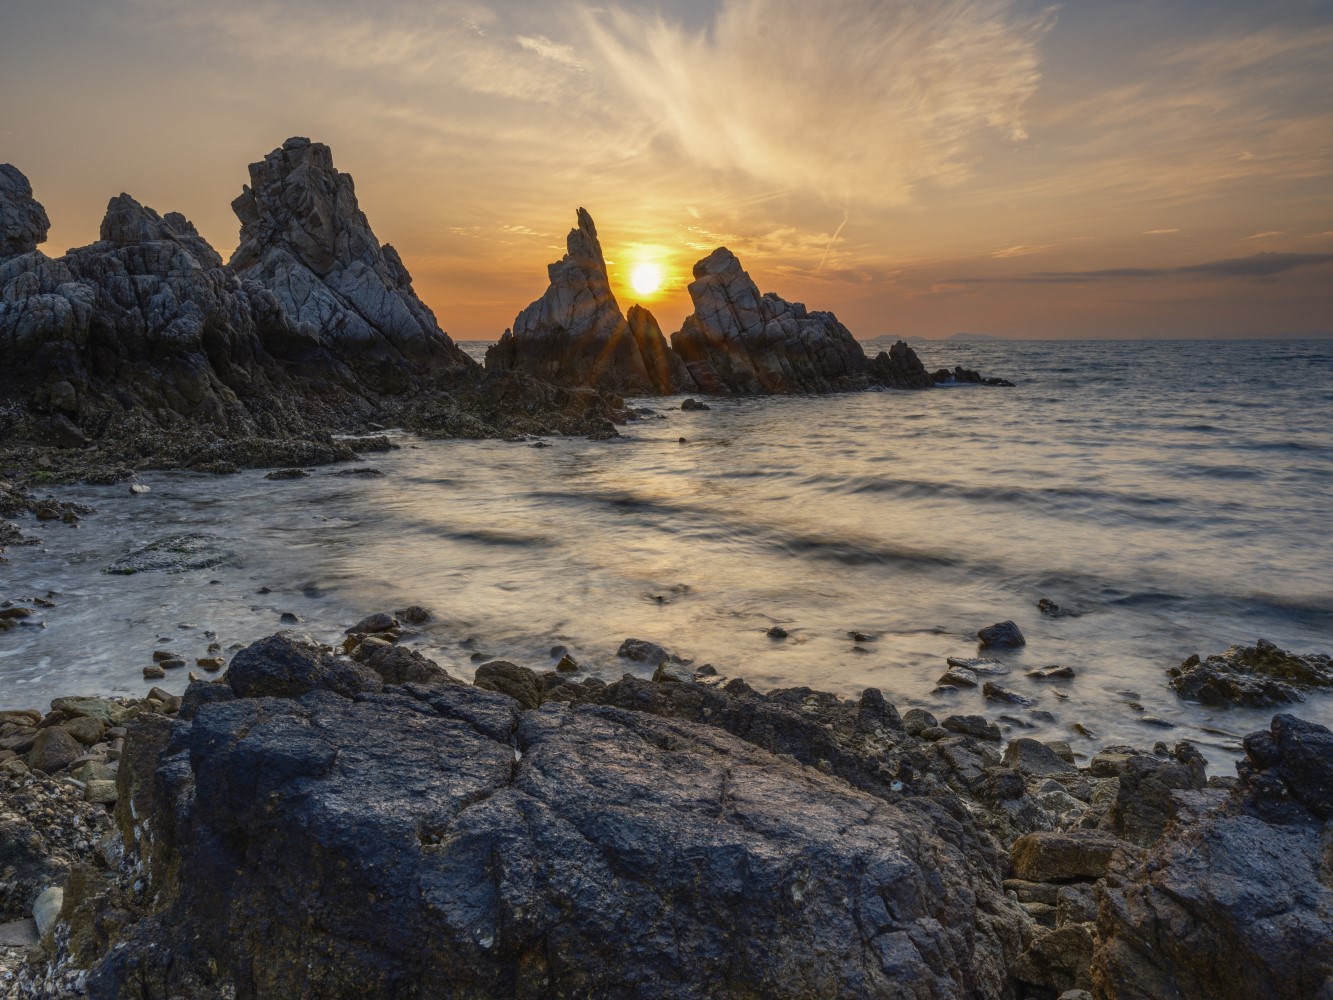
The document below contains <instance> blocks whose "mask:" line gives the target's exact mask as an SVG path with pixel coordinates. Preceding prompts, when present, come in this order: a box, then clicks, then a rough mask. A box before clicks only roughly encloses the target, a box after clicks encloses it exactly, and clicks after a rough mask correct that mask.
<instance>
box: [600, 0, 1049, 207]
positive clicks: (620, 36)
mask: <svg viewBox="0 0 1333 1000" xmlns="http://www.w3.org/2000/svg"><path fill="white" fill-rule="evenodd" d="M585 21H586V25H587V30H588V33H589V36H590V37H591V39H592V41H593V43H594V45H595V46H596V48H597V49H598V50H599V51H600V53H601V55H602V57H603V59H604V60H605V61H606V63H607V64H608V66H609V67H610V68H611V70H612V71H613V72H614V73H615V74H616V75H617V77H618V79H619V83H620V85H621V89H623V91H624V92H625V93H626V94H627V95H628V96H629V97H630V98H631V99H632V100H634V101H635V102H637V104H638V106H639V108H640V109H641V111H642V113H643V114H644V115H645V116H646V118H647V119H648V120H650V121H654V122H659V123H660V124H661V128H662V131H663V132H664V133H665V134H666V135H667V136H668V137H670V139H672V140H673V141H674V142H675V143H676V145H678V146H679V148H680V149H681V150H683V151H684V152H685V154H686V155H688V156H689V157H691V158H692V159H693V160H695V161H696V162H698V163H700V164H703V165H704V166H706V167H710V168H714V169H718V170H722V171H729V172H735V173H739V174H742V175H747V176H750V177H753V178H757V179H760V180H762V181H765V182H768V183H772V184H778V185H783V186H786V187H791V188H799V189H801V190H804V191H810V192H815V193H818V194H819V195H821V196H822V197H824V198H825V199H826V200H827V201H828V202H829V203H830V204H834V205H838V206H843V207H845V206H846V205H848V204H849V203H858V204H870V205H896V204H903V203H906V202H908V201H909V200H910V199H911V197H912V194H913V191H914V189H915V188H917V187H918V186H919V185H921V184H923V183H926V182H928V181H930V182H936V183H942V184H949V183H952V182H957V181H959V180H961V179H963V178H965V177H966V176H968V173H969V170H970V168H971V159H970V149H971V144H972V142H973V140H974V139H975V138H976V136H977V134H978V133H980V132H986V131H991V132H998V133H1000V134H1002V135H1004V136H1007V137H1009V138H1010V139H1012V140H1015V141H1017V140H1021V139H1022V138H1024V137H1025V134H1026V133H1025V131H1024V122H1023V113H1022V112H1023V105H1024V103H1025V102H1026V101H1027V99H1028V98H1029V97H1030V96H1031V95H1032V93H1033V92H1034V90H1035V89H1036V87H1037V84H1038V80H1039V77H1040V74H1039V68H1038V61H1039V60H1038V51H1037V46H1038V42H1039V40H1040V39H1041V37H1042V35H1043V34H1044V33H1045V31H1046V30H1047V28H1048V27H1049V26H1050V24H1051V23H1052V16H1051V15H1050V14H1049V13H1042V14H1038V15H1035V16H1034V15H1031V14H1027V15H1025V14H1022V13H1020V12H1019V9H1018V8H1017V6H1016V5H1015V4H1014V3H1012V2H1010V0H948V2H945V3H938V4H924V3H884V2H879V0H842V2H840V3H838V4H835V5H828V4H811V3H809V2H807V0H723V3H722V4H721V6H720V9H719V11H718V13H717V15H716V18H715V20H714V21H713V23H712V24H711V26H710V27H709V29H708V30H707V31H703V32H693V31H690V30H689V29H687V28H685V27H683V26H682V25H680V24H678V23H675V22H672V21H668V20H666V19H665V18H664V17H663V16H662V15H661V14H648V13H646V12H643V11H640V10H634V11H631V10H627V9H623V8H615V9H613V10H611V11H610V12H606V13H603V12H599V11H592V10H589V11H588V12H587V13H586V14H585Z"/></svg>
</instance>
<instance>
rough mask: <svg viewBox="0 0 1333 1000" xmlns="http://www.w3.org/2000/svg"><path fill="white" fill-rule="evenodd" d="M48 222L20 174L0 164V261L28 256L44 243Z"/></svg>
mask: <svg viewBox="0 0 1333 1000" xmlns="http://www.w3.org/2000/svg"><path fill="white" fill-rule="evenodd" d="M50 228H51V220H50V219H48V218H47V217H46V209H44V208H43V207H42V204H41V202H39V201H37V200H36V199H35V198H33V196H32V185H31V184H29V183H28V178H26V177H24V176H23V172H22V171H20V170H19V169H18V167H15V166H14V165H12V164H9V163H0V260H4V259H6V258H8V257H16V256H18V255H19V254H22V253H31V252H32V251H33V250H36V249H37V244H38V243H45V242H46V233H47V230H49V229H50Z"/></svg>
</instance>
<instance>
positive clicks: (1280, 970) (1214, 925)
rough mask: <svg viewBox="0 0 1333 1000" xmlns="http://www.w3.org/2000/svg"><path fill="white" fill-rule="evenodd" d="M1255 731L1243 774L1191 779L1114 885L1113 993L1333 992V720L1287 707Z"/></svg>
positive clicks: (1102, 964) (1108, 991)
mask: <svg viewBox="0 0 1333 1000" xmlns="http://www.w3.org/2000/svg"><path fill="white" fill-rule="evenodd" d="M1245 742H1246V752H1247V755H1248V756H1247V760H1246V761H1245V762H1243V763H1242V764H1241V765H1240V770H1241V774H1242V783H1241V786H1240V787H1239V788H1238V789H1236V790H1235V791H1234V792H1231V793H1227V792H1225V791H1222V790H1215V789H1209V790H1205V791H1196V792H1181V793H1177V802H1178V806H1179V808H1178V811H1177V815H1176V817H1175V821H1174V823H1173V825H1172V827H1171V829H1170V835H1169V836H1164V837H1162V838H1161V839H1160V840H1159V841H1158V842H1157V847H1156V848H1155V850H1154V851H1153V852H1152V853H1151V854H1150V855H1149V856H1148V857H1147V858H1146V859H1145V860H1144V862H1143V863H1142V864H1140V865H1138V866H1137V867H1135V868H1133V869H1132V870H1130V871H1129V872H1127V873H1125V874H1124V876H1123V878H1122V879H1121V880H1120V881H1119V882H1118V883H1117V884H1116V885H1115V886H1114V887H1109V888H1108V891H1107V892H1106V895H1105V897H1104V901H1103V903H1102V907H1101V913H1100V916H1099V918H1098V921H1097V930H1098V934H1099V936H1100V940H1101V944H1100V946H1099V947H1098V949H1097V951H1096V953H1095V955H1094V957H1093V960H1092V979H1093V981H1094V983H1095V987H1096V989H1095V992H1096V995H1097V996H1098V997H1099V998H1106V1000H1155V998H1158V997H1164V996H1170V997H1179V998H1180V1000H1205V998H1206V1000H1242V998H1249V997H1257V996H1273V997H1279V996H1280V997H1311V998H1314V997H1325V996H1328V995H1329V990H1330V988H1331V986H1330V984H1333V873H1331V872H1330V866H1329V849H1328V844H1329V824H1328V820H1329V817H1330V816H1333V734H1330V732H1329V731H1328V729H1326V728H1324V727H1323V726H1318V725H1315V724H1313V723H1309V722H1304V721H1302V720H1300V719H1296V718H1294V717H1293V716H1290V715H1279V716H1277V717H1276V718H1274V720H1273V723H1272V729H1271V732H1266V733H1256V734H1254V735H1252V736H1250V737H1249V738H1247V739H1246V741H1245Z"/></svg>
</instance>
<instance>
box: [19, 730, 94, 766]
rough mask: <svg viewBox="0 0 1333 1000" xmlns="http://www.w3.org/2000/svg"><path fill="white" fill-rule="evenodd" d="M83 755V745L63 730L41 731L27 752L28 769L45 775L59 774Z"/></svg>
mask: <svg viewBox="0 0 1333 1000" xmlns="http://www.w3.org/2000/svg"><path fill="white" fill-rule="evenodd" d="M82 755H83V745H82V744H81V743H79V741H78V740H76V739H75V738H74V737H73V736H71V735H70V734H69V733H67V732H65V731H64V730H63V729H57V728H54V727H52V728H51V729H43V730H41V731H40V732H39V733H38V734H37V738H36V740H34V741H33V744H32V749H31V750H29V751H28V767H29V768H31V769H32V770H34V771H42V772H43V773H45V774H59V773H60V772H61V771H63V770H64V769H65V768H67V767H69V765H70V764H72V763H74V761H75V760H77V759H78V758H79V757H81V756H82Z"/></svg>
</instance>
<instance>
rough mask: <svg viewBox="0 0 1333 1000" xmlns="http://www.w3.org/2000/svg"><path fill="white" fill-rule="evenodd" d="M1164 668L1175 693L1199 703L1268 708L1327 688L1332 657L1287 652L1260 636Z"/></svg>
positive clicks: (1330, 683)
mask: <svg viewBox="0 0 1333 1000" xmlns="http://www.w3.org/2000/svg"><path fill="white" fill-rule="evenodd" d="M1168 673H1169V675H1170V684H1171V686H1172V687H1173V688H1175V691H1176V693H1177V694H1178V695H1180V697H1182V698H1187V699H1189V700H1190V701H1198V702H1202V703H1203V704H1205V705H1244V706H1247V707H1250V708H1268V707H1271V706H1274V705H1287V704H1291V703H1293V702H1300V701H1304V700H1305V695H1304V694H1303V692H1306V691H1311V690H1315V689H1319V688H1333V659H1330V658H1329V657H1328V656H1327V655H1323V654H1318V653H1314V654H1310V655H1308V656H1302V655H1300V654H1298V653H1289V652H1287V651H1286V650H1283V649H1278V648H1277V646H1275V645H1274V644H1273V643H1271V642H1269V641H1268V640H1266V639H1260V640H1259V641H1258V642H1256V643H1255V644H1254V645H1253V646H1240V645H1236V646H1230V647H1228V648H1227V650H1226V651H1225V652H1222V653H1215V654H1213V655H1212V656H1210V657H1208V658H1207V659H1201V658H1200V657H1199V656H1197V655H1194V656H1191V657H1189V659H1187V660H1185V662H1184V663H1182V664H1181V665H1180V666H1178V667H1172V668H1171V669H1170V671H1168Z"/></svg>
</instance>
